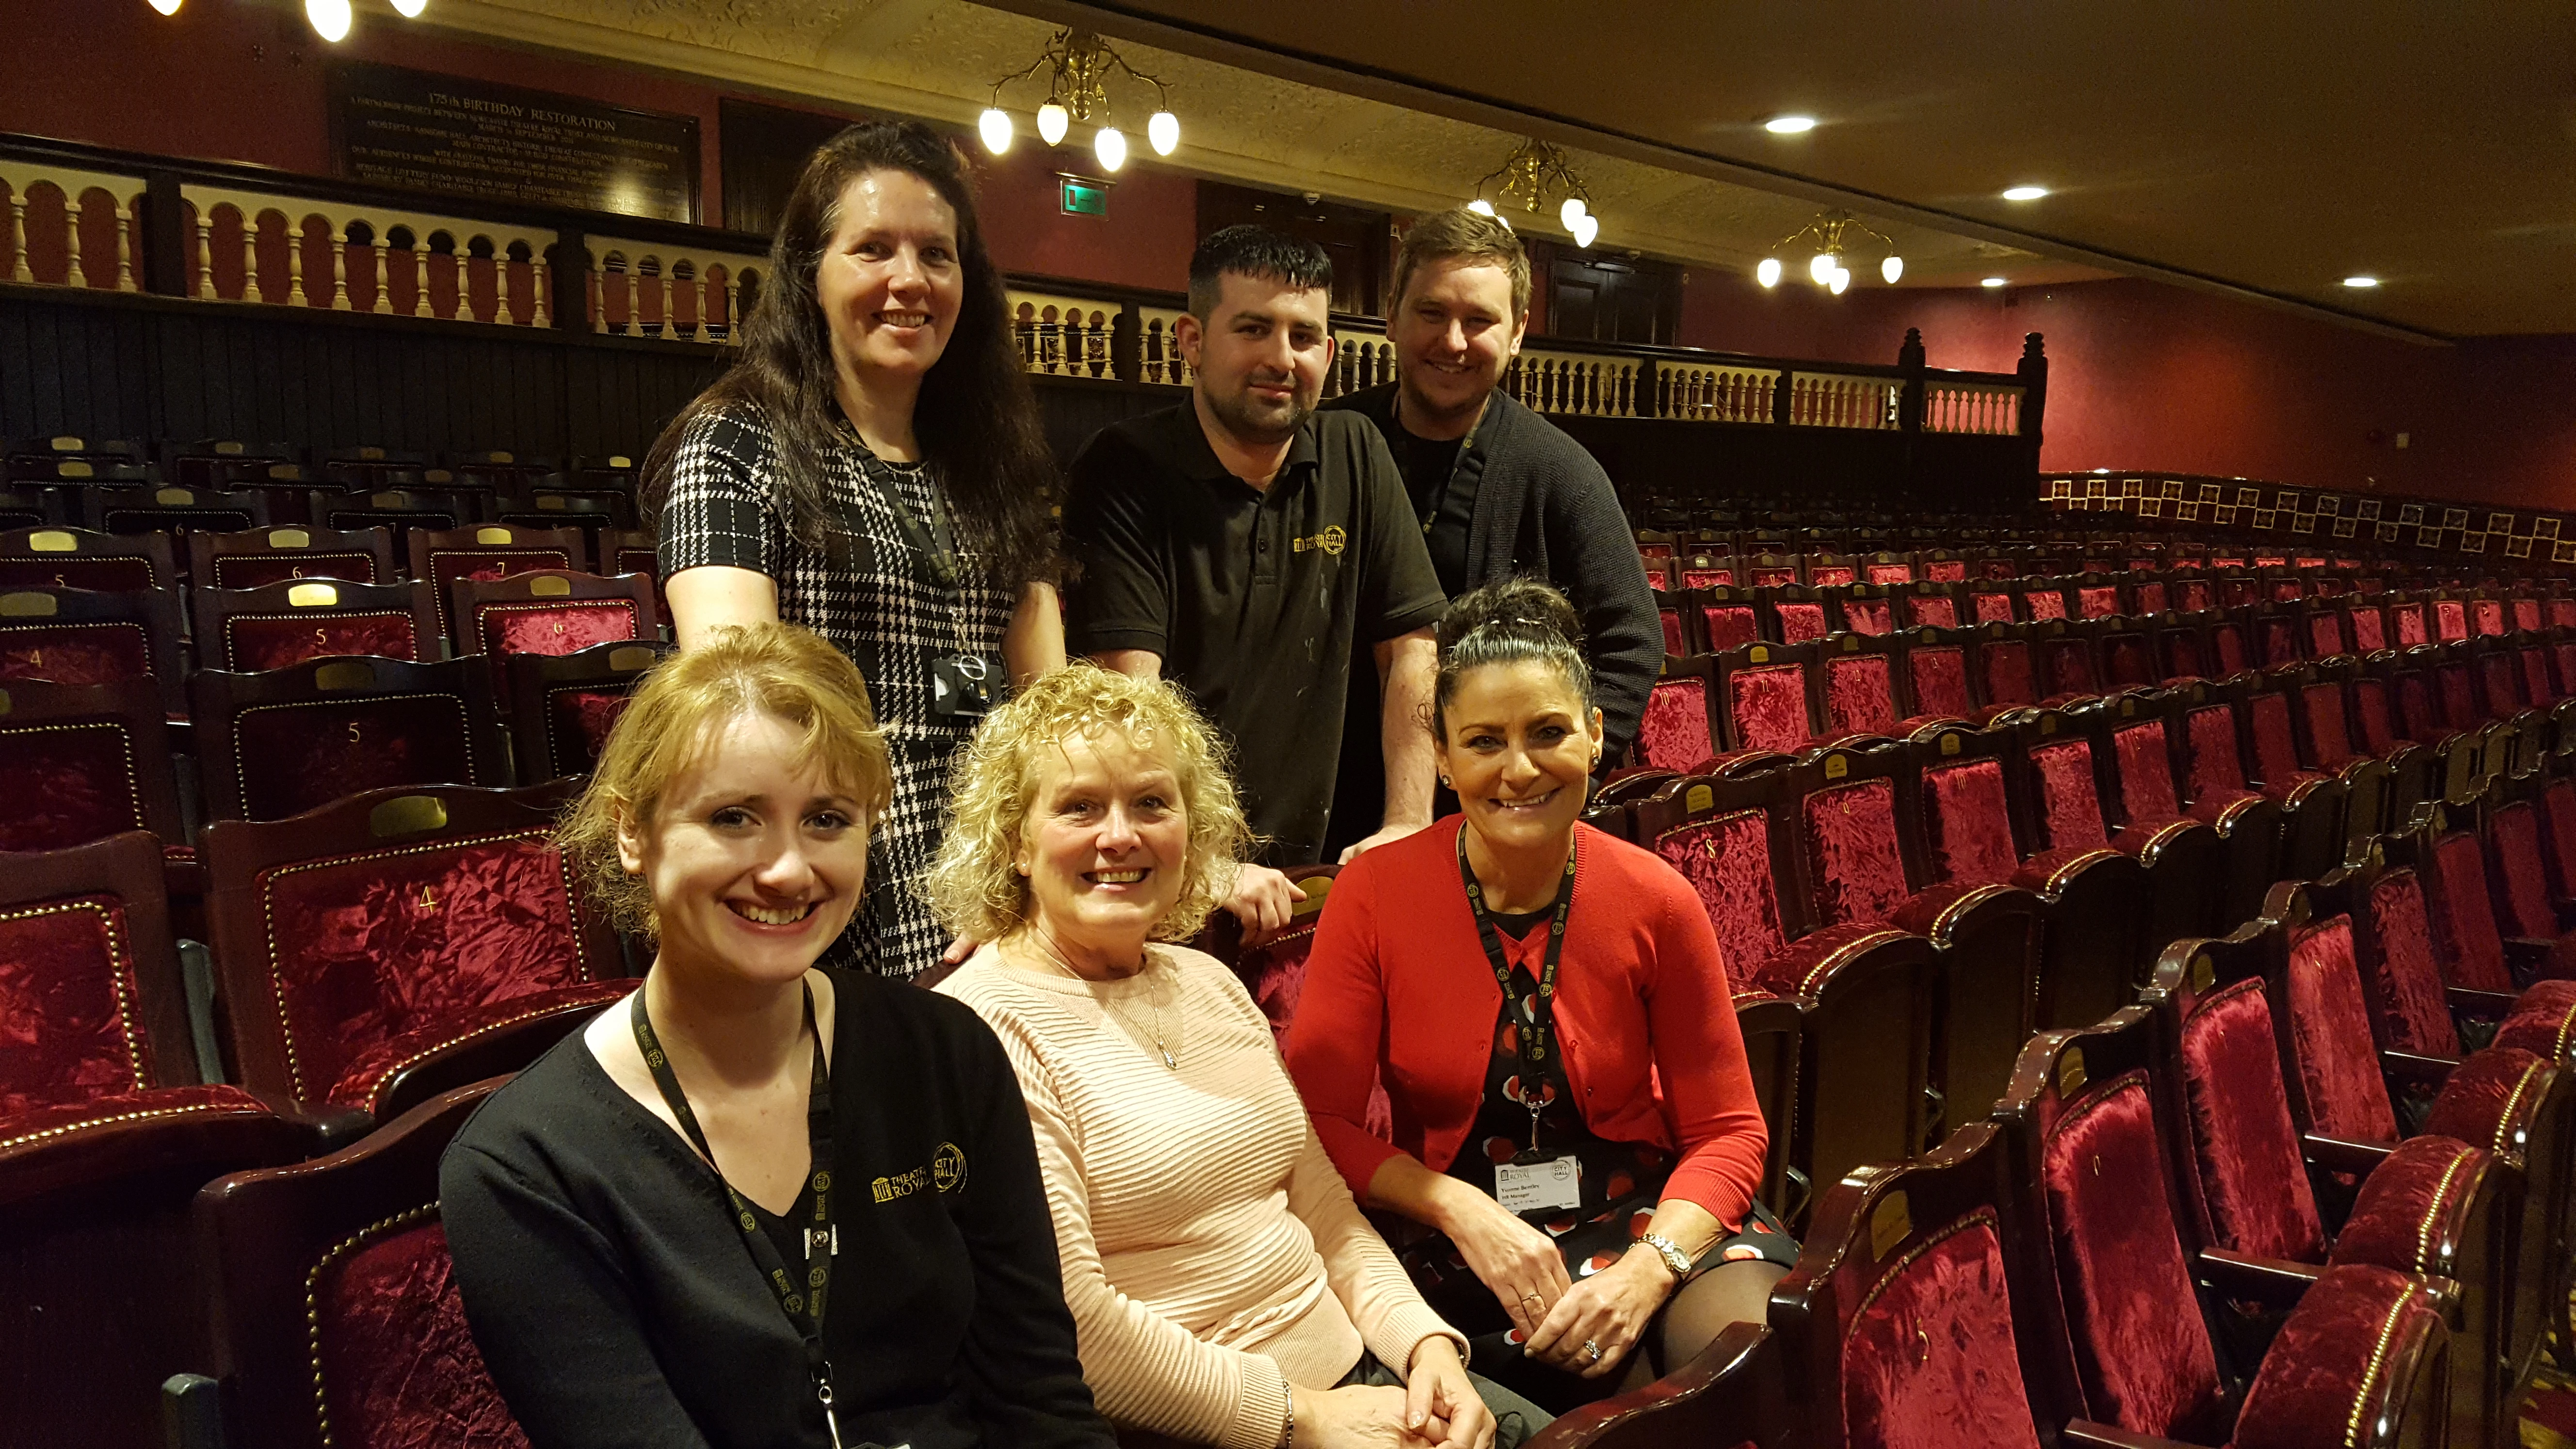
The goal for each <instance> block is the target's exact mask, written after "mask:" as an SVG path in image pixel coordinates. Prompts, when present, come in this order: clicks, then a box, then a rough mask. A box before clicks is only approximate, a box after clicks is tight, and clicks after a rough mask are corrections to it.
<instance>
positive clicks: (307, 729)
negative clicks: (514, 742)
mask: <svg viewBox="0 0 2576 1449" xmlns="http://www.w3.org/2000/svg"><path fill="white" fill-rule="evenodd" d="M491 688H492V686H491V676H490V673H489V671H487V670H486V669H485V668H484V666H483V661H481V660H477V659H450V660H447V661H446V662H444V663H440V664H407V663H404V662H403V661H401V660H398V659H370V658H357V659H308V660H306V661H304V662H303V663H301V664H292V665H288V666H287V667H286V668H283V669H272V670H268V671H266V672H264V673H260V674H231V673H227V672H224V671H221V670H212V669H209V670H205V671H202V672H200V673H199V674H198V675H197V677H196V678H195V679H193V680H190V681H189V692H190V693H191V694H192V695H193V696H194V702H195V711H194V723H195V730H196V736H197V760H198V776H197V778H198V784H199V786H200V788H202V789H203V790H204V791H205V798H206V813H207V815H208V817H209V818H210V819H215V820H275V819H278V818H280V817H283V816H288V815H300V814H302V813H304V812H305V811H307V810H313V809H318V808H320V807H322V806H324V805H328V804H330V803H331V802H332V801H335V800H338V799H340V798H342V797H343V796H347V795H354V794H357V793H359V792H360V791H364V790H380V789H384V788H387V787H389V786H397V785H500V784H504V783H506V782H507V781H508V778H509V776H508V766H507V763H506V758H507V756H506V751H505V749H504V747H503V744H502V733H501V724H500V717H499V715H498V713H497V712H496V711H495V710H494V709H493V707H492V693H491Z"/></svg>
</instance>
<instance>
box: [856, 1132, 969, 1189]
mask: <svg viewBox="0 0 2576 1449" xmlns="http://www.w3.org/2000/svg"><path fill="white" fill-rule="evenodd" d="M965 1185H966V1154H965V1153H964V1152H963V1151H961V1150H959V1148H958V1146H957V1144H956V1143H954V1142H942V1143H940V1144H939V1150H938V1151H937V1152H934V1153H932V1154H931V1155H930V1161H929V1162H927V1163H925V1164H923V1165H922V1166H919V1167H916V1168H914V1169H913V1170H912V1171H910V1172H898V1173H896V1174H894V1175H893V1176H891V1177H880V1178H877V1179H875V1180H874V1181H872V1182H870V1183H869V1184H868V1195H869V1196H870V1197H872V1198H875V1199H876V1200H877V1201H878V1202H892V1201H894V1200H895V1199H896V1198H899V1197H910V1196H912V1195H913V1194H914V1193H916V1192H919V1191H921V1190H922V1189H923V1188H925V1187H928V1188H936V1189H937V1190H939V1191H941V1192H955V1191H957V1190H958V1189H960V1188H962V1187H964V1186H965Z"/></svg>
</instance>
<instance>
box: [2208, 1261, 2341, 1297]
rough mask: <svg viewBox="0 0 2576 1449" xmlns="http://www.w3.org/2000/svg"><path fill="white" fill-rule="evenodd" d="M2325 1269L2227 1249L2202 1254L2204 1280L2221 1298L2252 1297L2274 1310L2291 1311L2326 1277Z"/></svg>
mask: <svg viewBox="0 0 2576 1449" xmlns="http://www.w3.org/2000/svg"><path fill="white" fill-rule="evenodd" d="M2325 1271H2326V1270H2325V1269H2323V1268H2320V1267H2316V1266H2314V1265H2312V1264H2308V1263H2293V1262H2291V1261H2289V1260H2288V1259H2286V1258H2258V1257H2256V1256H2254V1255H2253V1254H2251V1253H2237V1252H2231V1251H2229V1250H2228V1249H2225V1248H2203V1249H2201V1251H2200V1265H2199V1277H2200V1281H2202V1282H2204V1283H2207V1284H2208V1285H2209V1286H2210V1287H2211V1288H2213V1289H2216V1290H2217V1291H2218V1293H2219V1295H2220V1296H2221V1297H2225V1298H2251V1299H2253V1300H2254V1301H2256V1302H2258V1303H2263V1304H2266V1305H2269V1306H2271V1307H2274V1308H2289V1307H2292V1306H2294V1305H2295V1304H2297V1303H2298V1301H2299V1299H2300V1298H2302V1297H2304V1296H2306V1294H2307V1291H2308V1289H2309V1288H2310V1287H2311V1286H2313V1285H2314V1284H2315V1283H2316V1281H2317V1280H2318V1279H2319V1278H2321V1277H2323V1276H2325Z"/></svg>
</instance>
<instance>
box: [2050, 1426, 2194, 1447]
mask: <svg viewBox="0 0 2576 1449" xmlns="http://www.w3.org/2000/svg"><path fill="white" fill-rule="evenodd" d="M2057 1442H2058V1443H2060V1444H2090V1445H2099V1446H2101V1449H2190V1446H2189V1445H2186V1444H2184V1443H2183V1442H2182V1441H2181V1440H2179V1439H2159V1438H2157V1437H2156V1436H2155V1435H2153V1434H2133V1433H2130V1432H2129V1431H2128V1430H2126V1429H2116V1428H2113V1427H2112V1426H2111V1425H2109V1424H2096V1423H2094V1422H2093V1421H2092V1420H2090V1419H2078V1420H2076V1421H2075V1422H2074V1423H2071V1424H2069V1425H2067V1426H2066V1427H2065V1428H2063V1429H2060V1430H2059V1431H2058V1433H2057Z"/></svg>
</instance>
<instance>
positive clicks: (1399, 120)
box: [431, 0, 2576, 335]
mask: <svg viewBox="0 0 2576 1449" xmlns="http://www.w3.org/2000/svg"><path fill="white" fill-rule="evenodd" d="M1004 3H1005V4H1006V5H1007V8H1006V9H992V8H986V7H983V6H978V5H973V4H968V3H965V0H439V4H438V5H436V6H435V7H433V9H432V11H431V17H432V18H433V19H434V20H435V21H437V22H438V23H440V24H442V25H445V26H447V27H451V28H456V29H461V30H466V31H471V32H474V33H477V34H481V35H485V36H488V37H491V38H495V39H503V40H508V41H512V42H515V43H519V44H526V45H536V46H542V47H547V48H552V49H560V50H564V51H568V52H572V53H579V54H589V55H599V56H604V57H610V58H615V59H619V60H623V61H627V62H630V63H637V64H644V65H650V66H654V67H658V68H662V69H667V70H672V71H677V72H681V73H685V74H690V75H696V76H702V77H707V78H710V79H716V80H720V81H724V82H728V83H731V84H735V85H740V86H744V87H749V88H753V89H757V90H765V91H771V92H774V93H777V94H780V95H782V96H787V97H808V98H812V99H816V100H822V101H828V102H835V103H839V104H842V105H846V106H852V107H857V108H861V109H877V110H894V111H903V112H909V113H912V114H917V115H923V116H929V117H934V118H941V119H949V120H954V121H960V122H964V121H970V120H971V119H972V118H973V116H974V114H975V113H976V112H977V111H978V110H980V109H981V108H982V106H983V104H984V100H985V95H986V91H987V87H988V86H989V84H990V82H991V81H992V79H993V78H994V77H995V76H998V75H1001V74H1004V73H1006V72H1009V71H1013V70H1017V69H1019V68H1020V67H1021V66H1023V65H1025V64H1027V63H1028V61H1029V60H1030V59H1032V58H1034V57H1035V55H1036V54H1037V52H1038V50H1039V48H1040V47H1041V46H1042V45H1043V44H1044V43H1045V41H1046V39H1047V37H1048V36H1049V35H1050V34H1051V33H1052V32H1053V29H1054V28H1055V26H1056V25H1057V24H1061V23H1075V24H1089V25H1092V26H1094V27H1096V28H1098V29H1099V30H1101V31H1102V32H1103V33H1105V34H1108V35H1110V36H1112V37H1113V38H1114V39H1116V40H1117V41H1118V42H1119V45H1120V49H1121V51H1122V52H1123V53H1124V54H1126V56H1127V57H1128V58H1129V60H1131V61H1132V62H1133V63H1134V64H1135V65H1136V66H1137V67H1138V68H1139V69H1142V70H1147V71H1152V72H1155V73H1157V74H1160V75H1161V76H1162V77H1163V78H1164V79H1165V80H1166V81H1167V82H1168V83H1169V84H1170V86H1171V93H1172V105H1173V109H1174V110H1175V111H1176V112H1177V113H1179V115H1180V116H1181V118H1182V122H1183V131H1182V146H1181V149H1180V152H1179V153H1178V154H1177V155H1176V156H1175V157H1174V158H1172V164H1176V165H1179V166H1181V167H1184V168H1186V169H1188V170H1191V171H1194V172H1197V173H1200V174H1204V175H1209V176H1216V177H1222V178H1225V179H1230V180H1236V181H1242V182H1246V183H1249V184H1254V185H1262V186H1270V187H1275V188H1279V189H1283V190H1290V191H1309V190H1311V191H1318V192H1321V193H1323V194H1325V195H1327V196H1331V197H1336V198H1339V199H1342V200H1347V201H1353V202H1359V203H1363V204H1367V205H1374V206H1381V207H1386V208H1389V209H1394V210H1399V211H1414V210H1421V209H1426V208H1429V207H1434V206H1443V205H1451V204H1454V203H1455V202H1457V201H1458V200H1460V199H1462V198H1463V197H1464V196H1465V195H1467V194H1468V193H1469V190H1470V189H1471V188H1472V186H1473V185H1474V183H1475V181H1476V179H1477V178H1478V177H1480V176H1482V175H1484V174H1485V173H1486V172H1488V171H1490V170H1492V169H1493V168H1494V167H1495V166H1496V165H1497V164H1499V162H1500V161H1501V159H1502V157H1503V155H1504V154H1505V153H1506V152H1508V151H1509V150H1510V149H1511V147H1512V145H1513V144H1514V143H1515V142H1516V140H1517V139H1518V137H1519V136H1520V135H1522V134H1531V135H1538V136H1542V137H1545V138H1548V139H1551V140H1554V141H1557V142H1558V143H1560V144H1562V145H1564V146H1566V147H1567V148H1568V149H1569V151H1570V152H1571V153H1572V154H1573V157H1574V160H1575V164H1576V167H1577V169H1578V170H1579V171H1580V172H1581V174H1582V175H1583V176H1584V178H1585V180H1586V182H1587V183H1588V185H1589V187H1590V190H1591V191H1592V195H1593V210H1594V212H1595V213H1596V214H1598V215H1599V216H1600V217H1601V219H1602V226H1603V236H1602V241H1601V243H1600V245H1601V246H1602V247H1603V248H1605V249H1610V248H1623V247H1634V248H1637V249H1640V250H1642V251H1644V252H1646V253H1648V254H1651V255H1656V256H1662V257H1669V258H1674V259H1678V260H1683V261H1688V262H1694V263H1698V264H1701V265H1706V266H1715V267H1723V268H1742V269H1749V268H1750V267H1751V265H1752V263H1753V262H1754V261H1755V260H1757V259H1758V258H1759V257H1761V256H1762V255H1763V254H1764V253H1765V251H1766V250H1768V249H1769V247H1770V245H1771V243H1772V242H1773V241H1774V240H1775V239H1777V238H1779V237H1780V236H1783V235H1785V234H1786V233H1788V232H1791V231H1793V230H1795V229H1796V228H1798V227H1799V226H1800V225H1802V224H1803V223H1804V222H1805V221H1806V220H1807V219H1808V218H1809V217H1811V216H1813V215H1814V214H1815V212H1816V211H1817V210H1818V208H1819V207H1821V206H1827V205H1843V206H1847V207H1849V208H1850V209H1851V210H1853V211H1854V212H1855V213H1857V214H1858V215H1859V216H1860V217H1861V218H1862V219H1863V220H1866V221H1868V222H1870V223H1871V224H1872V225H1875V226H1876V227H1878V228H1879V229H1880V230H1882V231H1886V232H1889V233H1891V234H1893V235H1894V236H1895V238H1896V240H1897V242H1898V245H1899V248H1900V250H1901V251H1902V252H1903V253H1904V255H1905V257H1906V262H1907V274H1906V277H1905V283H1906V285H1909V286H1915V285H1930V286H1943V285H1946V286H1959V285H1965V284H1969V283H1972V282H1974V281H1976V280H1977V279H1978V278H1980V277H1984V276H1989V275H1998V274H2000V275H2008V276H2010V277H2011V278H2013V280H2014V281H2015V283H2016V284H2022V283H2036V282H2050V281H2072V280H2078V279H2082V278H2087V277H2100V276H2107V275H2113V274H2117V273H2134V274H2140V275H2149V276H2160V277H2164V278H2166V279H2168V280H2174V281H2179V282H2183V283H2185V284H2186V285H2194V286H2200V287H2203V288H2207V289H2210V290H2216V291H2221V292H2232V293H2236V294H2238V295H2245V296H2250V297H2252V298H2254V299H2256V300H2269V301H2273V302H2276V303H2279V304H2283V305H2288V306H2291V307H2294V308H2296V309H2298V310H2302V311H2310V312H2312V313H2330V314H2333V315H2337V316H2343V317H2349V318H2351V319H2353V320H2356V321H2360V322H2362V323H2364V324H2365V325H2368V324H2370V323H2372V322H2378V323H2381V324H2386V325H2392V326H2394V327H2397V328H2403V329H2408V330H2414V331H2420V332H2426V333H2434V334H2447V335H2459V334H2475V333H2493V332H2550V331H2576V79H2572V78H2571V77H2576V72H2571V70H2570V69H2569V67H2568V65H2567V57H2568V56H2569V54H2570V53H2571V50H2576V47H2571V45H2570V44H2569V42H2570V40H2571V38H2576V22H2571V21H2570V20H2569V18H2568V17H2569V16H2570V14H2571V13H2576V12H2571V11H2569V10H2568V9H2566V8H2565V7H2558V6H2498V7H2495V8H2494V9H2493V10H2492V11H2491V12H2487V13H2482V14H2481V15H2480V16H2479V17H2476V18H2475V19H2474V20H2472V19H2471V18H2468V17H2462V18H2460V19H2459V21H2458V23H2457V24H2455V25H2451V26H2447V27H2446V26H2443V25H2440V24H2438V23H2436V22H2434V21H2430V20H2426V21H2423V22H2420V25H2421V28H2420V30H2415V29H2409V28H2407V27H2408V26H2411V25H2413V24H2415V22H2406V23H2404V24H2401V23H2400V22H2398V21H2396V20H2393V19H2389V20H2380V19H2374V17H2376V16H2381V15H2383V14H2384V15H2388V16H2394V15H2397V14H2398V13H2400V12H2398V11H2397V10H2396V9H2394V8H2393V7H2379V8H2373V7H2351V6H2344V7H2338V8H2334V9H2332V10H2329V9H2328V8H2327V7H2326V6H2325V5H2323V4H2322V3H2319V0H2275V3H2273V4H2271V5H2266V6H2258V7H2231V8H2229V9H2227V10H2225V11H2223V12H2222V11H2205V12H2200V15H2201V18H2200V19H2199V20H2197V21H2193V22H2190V27H2191V28H2189V29H2188V30H2186V29H2185V28H2184V27H2185V25H2186V22H2185V21H2184V20H2183V19H2181V18H2179V17H2178V16H2176V15H2173V14H2168V13H2165V12H2155V11H2153V10H2152V9H2150V10H2148V11H2140V10H2137V9H2136V8H2135V7H2099V6H2054V7H2000V6H1988V7H1952V6H1941V7H1922V6H1911V5H1907V6H1897V5H1884V6H1882V7H1881V10H1882V11H1883V16H1884V20H1885V23H1883V24H1882V23H1880V20H1879V18H1874V17H1873V16H1872V15H1871V14H1869V13H1866V12H1862V11H1855V10H1853V9H1850V8H1849V7H1839V8H1837V7H1823V8H1811V7H1797V6H1789V7H1777V6H1773V7H1763V8H1762V9H1760V10H1759V11H1753V10H1748V9H1744V8H1740V7H1733V6H1719V5H1708V4H1689V5H1672V4H1662V5H1657V4H1640V3H1635V0H1594V3H1590V4H1586V5H1583V6H1579V7H1577V6H1570V5H1565V4H1559V3H1533V0H1474V3H1469V0H1406V3H1403V4H1389V3H1385V0H1357V3H1354V0H1302V3H1298V4H1293V5H1279V4H1270V5H1262V6H1254V5H1249V4H1243V3H1239V0H1187V3H1184V0H1133V3H1121V4H1119V5H1116V6H1094V5H1085V4H1076V3H1069V0H1004ZM2406 13H2409V14H2411V13H2413V12H2406ZM2214 14H2225V15H2228V16H2230V17H2233V20H2232V25H2233V29H2231V30H2228V31H2227V32H2225V33H2212V32H2211V30H2210V28H2209V24H2208V22H2207V19H2206V17H2207V16H2208V15H2214ZM2123 25H2127V26H2133V27H2136V28H2137V29H2138V31H2139V33H2136V34H2121V33H2116V32H2117V31H2118V30H2119V28H2120V27H2121V26H2123ZM1030 103H1031V102H1030V100H1029V99H1028V98H1025V97H1023V98H1019V99H1018V100H1017V101H1016V103H1015V104H1014V106H1013V109H1014V110H1016V111H1018V112H1019V113H1020V118H1021V122H1022V133H1021V138H1020V141H1019V144H1020V145H1023V146H1029V145H1036V144H1038V143H1037V141H1036V140H1035V138H1034V136H1033V135H1032V134H1030V132H1029V130H1028V128H1027V118H1026V111H1027V107H1028V105H1029V104H1030ZM1784 111H1803V112H1809V113H1812V114H1814V115H1816V116H1817V117H1818V118H1819V119H1820V122H1821V124H1820V125H1819V126H1818V127H1817V129H1816V130H1815V131H1813V132H1811V133H1809V134H1807V135H1805V136H1802V137H1795V138H1779V137H1774V136H1771V135H1769V134H1767V133H1766V132H1764V130H1763V129H1762V127H1761V125H1760V122H1761V121H1762V120H1763V119H1765V118H1767V117H1769V116H1771V115H1774V114H1778V113H1781V112H1784ZM1141 119H1142V118H1141V116H1139V117H1137V118H1134V119H1131V120H1129V121H1128V122H1127V128H1128V130H1129V132H1130V134H1131V136H1135V135H1136V133H1137V132H1138V131H1139V130H1140V129H1141V126H1140V122H1141ZM1137 140H1138V142H1139V147H1138V148H1139V149H1140V150H1141V137H1137ZM1080 141H1081V136H1080V135H1079V134H1077V136H1076V137H1075V138H1074V139H1073V140H1071V141H1069V142H1068V143H1067V146H1068V154H1069V155H1079V154H1081V153H1079V152H1076V151H1073V150H1072V149H1071V148H1073V147H1077V146H1079V144H1080ZM1084 159H1086V160H1087V159H1088V158H1087V156H1086V157H1084ZM1131 164H1135V163H1131ZM2025 182H2028V183H2034V184H2039V185H2045V186H2049V187H2051V188H2052V191H2053V194H2052V195H2050V196H2049V197H2048V198H2046V199H2045V200H2042V201H2039V202H2036V203H2029V204H2015V203H2011V202H2006V201H2003V200H2001V199H2000V198H1999V196H1998V195H1997V193H1998V192H2000V191H2001V190H2002V188H2004V187H2006V186H2010V185H2015V184H2021V183H2025ZM1531 229H1534V230H1536V231H1538V232H1541V233H1554V232H1556V231H1557V228H1556V227H1555V225H1554V223H1553V220H1552V219H1541V220H1538V221H1534V222H1533V223H1532V227H1531ZM1790 260H1791V265H1792V269H1793V270H1795V267H1796V261H1797V259H1796V258H1795V257H1792V258H1791V259H1790ZM2352 272H2375V273H2377V274H2378V275H2379V276H2381V277H2382V278H2384V279H2385V281H2386V285H2384V286H2382V287H2381V288H2379V289H2378V290H2377V291H2376V292H2372V293H2358V292H2353V291H2350V290H2348V289H2346V288H2344V287H2342V286H2341V285H2340V282H2339V279H2340V278H2341V277H2343V276H2344V275H2346V274H2348V273H2352ZM1865 284H1866V285H1875V279H1874V278H1873V279H1870V281H1869V282H1867V283H1865Z"/></svg>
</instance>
